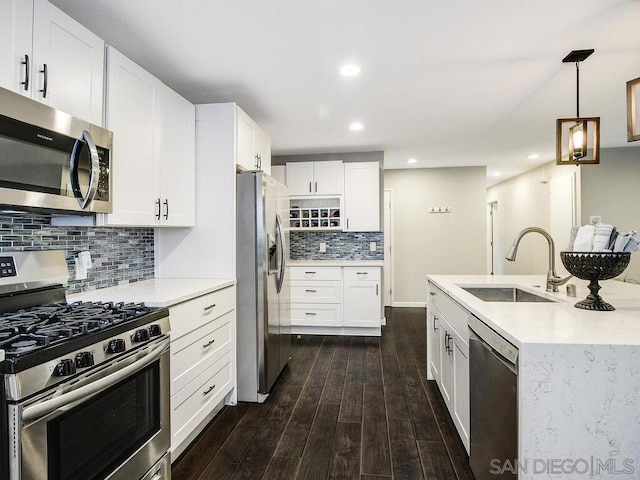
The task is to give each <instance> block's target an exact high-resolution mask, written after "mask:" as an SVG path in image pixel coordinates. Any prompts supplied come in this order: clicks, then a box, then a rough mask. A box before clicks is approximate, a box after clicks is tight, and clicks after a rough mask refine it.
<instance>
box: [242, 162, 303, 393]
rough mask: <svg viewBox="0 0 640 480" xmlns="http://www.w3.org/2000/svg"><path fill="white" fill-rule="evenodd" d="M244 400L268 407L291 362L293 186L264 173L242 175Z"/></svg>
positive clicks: (243, 173)
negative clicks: (289, 262)
mask: <svg viewBox="0 0 640 480" xmlns="http://www.w3.org/2000/svg"><path fill="white" fill-rule="evenodd" d="M236 182H237V185H236V186H237V190H236V196H237V213H236V216H237V221H236V228H237V240H236V242H237V244H236V271H237V279H238V284H237V310H236V314H237V336H238V346H237V355H238V400H240V401H244V402H260V403H262V402H264V401H265V400H266V398H267V396H268V395H269V392H270V391H271V388H272V387H273V384H274V383H275V381H276V380H277V379H278V376H279V375H280V373H281V372H282V370H283V369H284V367H285V366H286V364H287V362H288V361H289V355H290V346H291V338H290V335H289V330H290V325H291V320H290V318H291V314H290V310H291V307H290V293H289V290H290V287H289V281H288V271H287V270H288V268H287V260H288V259H289V238H288V236H289V234H288V230H289V229H288V226H287V225H285V224H283V222H282V218H285V219H286V220H287V224H288V209H289V206H288V203H289V202H288V195H287V187H285V186H284V185H282V184H281V183H279V182H277V181H276V180H275V179H274V178H272V177H270V176H269V175H267V174H266V173H264V172H262V171H247V172H242V173H239V174H237V175H236Z"/></svg>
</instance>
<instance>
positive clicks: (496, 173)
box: [493, 172, 502, 177]
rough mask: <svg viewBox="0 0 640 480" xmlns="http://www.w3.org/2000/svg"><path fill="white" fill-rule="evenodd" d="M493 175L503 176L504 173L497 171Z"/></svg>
mask: <svg viewBox="0 0 640 480" xmlns="http://www.w3.org/2000/svg"><path fill="white" fill-rule="evenodd" d="M493 176H494V177H501V176H502V173H500V172H495V173H494V174H493Z"/></svg>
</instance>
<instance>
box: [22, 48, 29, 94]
mask: <svg viewBox="0 0 640 480" xmlns="http://www.w3.org/2000/svg"><path fill="white" fill-rule="evenodd" d="M20 65H24V82H20V85H24V89H25V90H29V76H30V75H29V55H27V54H25V55H24V62H20Z"/></svg>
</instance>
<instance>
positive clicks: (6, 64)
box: [0, 0, 33, 96]
mask: <svg viewBox="0 0 640 480" xmlns="http://www.w3.org/2000/svg"><path fill="white" fill-rule="evenodd" d="M32 22H33V3H32V2H30V1H25V0H0V87H3V88H6V89H8V90H12V91H14V92H17V93H20V94H22V95H26V96H31V86H32V84H31V83H30V82H29V83H26V84H25V83H23V82H25V79H26V74H27V70H28V71H29V73H31V72H32V68H31V66H32V60H33V55H32V54H31V51H32V36H31V32H32ZM27 58H28V59H29V65H26V63H25V64H23V63H22V62H26V61H27Z"/></svg>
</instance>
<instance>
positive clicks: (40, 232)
mask: <svg viewBox="0 0 640 480" xmlns="http://www.w3.org/2000/svg"><path fill="white" fill-rule="evenodd" d="M153 248H154V237H153V229H152V228H133V227H120V228H114V227H108V228H106V227H54V226H52V225H51V215H47V214H44V215H42V214H31V213H15V214H14V213H10V214H9V213H0V251H2V252H8V251H12V250H23V251H25V250H64V251H65V257H66V259H67V267H68V268H69V275H70V280H69V283H68V284H67V287H66V290H67V293H68V294H71V293H78V292H82V291H86V290H95V289H98V288H105V287H111V286H114V285H122V284H127V283H132V282H137V281H140V280H147V279H151V278H153V276H154V257H153ZM81 251H89V252H90V253H91V258H92V263H93V267H92V268H90V269H89V271H88V277H87V278H86V279H84V280H72V278H74V277H75V261H74V258H75V257H76V255H77V254H78V252H81Z"/></svg>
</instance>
